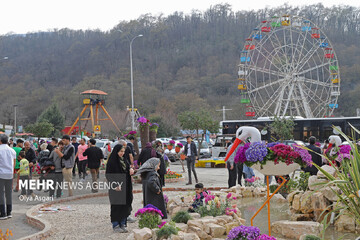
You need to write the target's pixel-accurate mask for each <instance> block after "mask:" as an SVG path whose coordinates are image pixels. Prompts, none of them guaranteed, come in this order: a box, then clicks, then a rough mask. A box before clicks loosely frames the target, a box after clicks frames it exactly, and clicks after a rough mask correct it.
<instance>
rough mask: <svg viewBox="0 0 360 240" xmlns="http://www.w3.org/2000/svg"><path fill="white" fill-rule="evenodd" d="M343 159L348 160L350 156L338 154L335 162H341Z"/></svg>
mask: <svg viewBox="0 0 360 240" xmlns="http://www.w3.org/2000/svg"><path fill="white" fill-rule="evenodd" d="M345 159H350V154H348V153H341V152H340V153H339V156H338V157H337V159H336V161H338V162H342V161H343V160H345Z"/></svg>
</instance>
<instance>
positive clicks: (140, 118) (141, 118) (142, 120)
mask: <svg viewBox="0 0 360 240" xmlns="http://www.w3.org/2000/svg"><path fill="white" fill-rule="evenodd" d="M137 121H138V122H139V123H140V124H146V123H147V122H148V120H147V119H146V118H145V117H139V118H138V119H137Z"/></svg>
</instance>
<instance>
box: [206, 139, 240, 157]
mask: <svg viewBox="0 0 360 240" xmlns="http://www.w3.org/2000/svg"><path fill="white" fill-rule="evenodd" d="M234 136H235V135H234ZM232 138H233V136H228V135H227V136H225V135H218V136H216V139H215V143H214V145H213V146H212V149H211V150H212V157H213V158H219V157H225V156H226V151H227V147H226V142H227V141H231V139H232Z"/></svg>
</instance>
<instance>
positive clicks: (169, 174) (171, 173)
mask: <svg viewBox="0 0 360 240" xmlns="http://www.w3.org/2000/svg"><path fill="white" fill-rule="evenodd" d="M182 177H183V176H182V175H181V174H180V173H177V172H174V171H170V170H167V172H166V174H165V179H173V178H182Z"/></svg>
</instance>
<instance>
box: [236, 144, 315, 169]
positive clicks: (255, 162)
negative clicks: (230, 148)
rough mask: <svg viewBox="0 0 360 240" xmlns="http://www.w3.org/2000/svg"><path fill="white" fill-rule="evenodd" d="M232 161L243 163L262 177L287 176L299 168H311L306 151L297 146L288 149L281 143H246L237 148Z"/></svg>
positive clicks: (309, 157) (309, 156)
mask: <svg viewBox="0 0 360 240" xmlns="http://www.w3.org/2000/svg"><path fill="white" fill-rule="evenodd" d="M234 161H235V162H241V163H245V164H246V165H247V166H248V167H253V168H255V169H256V170H258V171H260V172H261V173H262V174H264V175H287V174H289V173H291V172H293V171H294V170H296V169H298V168H300V166H302V167H304V166H312V161H311V155H310V154H309V153H308V151H307V150H305V149H303V148H302V147H301V146H299V145H297V144H293V147H290V146H288V145H285V144H282V143H269V144H267V145H266V144H265V143H264V142H254V143H251V144H250V143H246V144H245V145H244V146H241V147H239V149H238V151H237V152H236V155H235V158H234ZM265 166H266V167H265Z"/></svg>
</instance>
